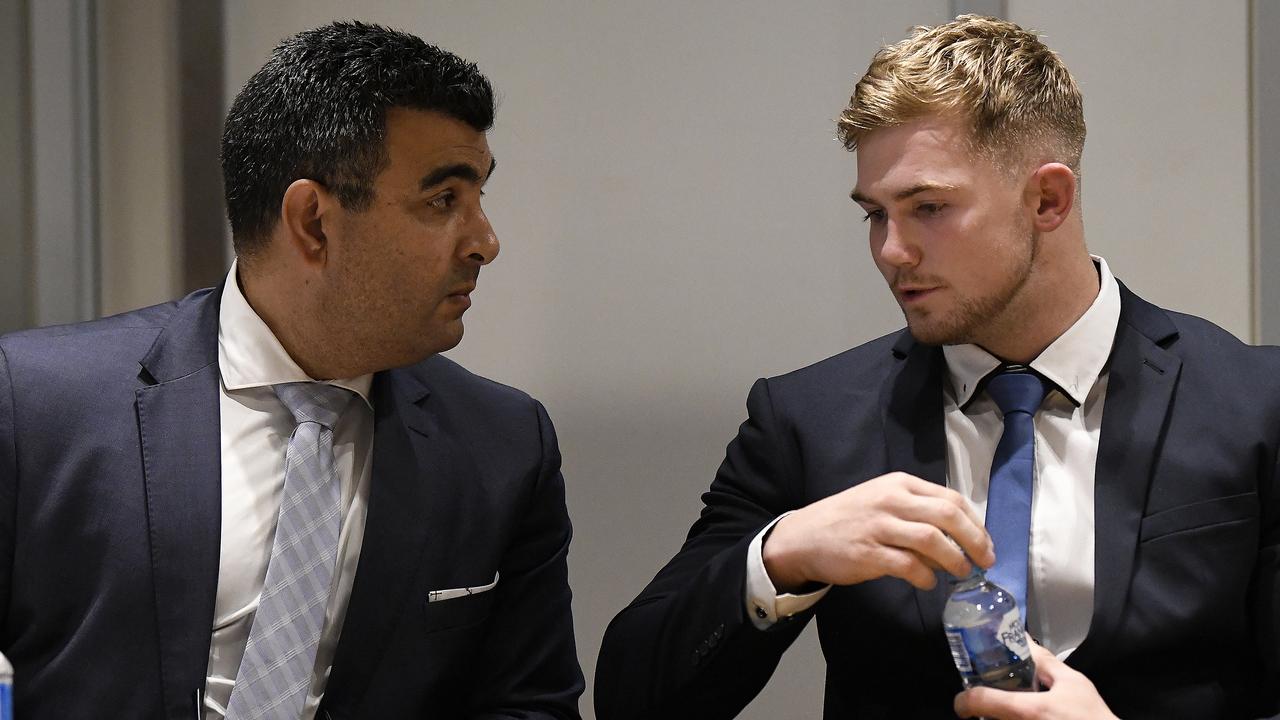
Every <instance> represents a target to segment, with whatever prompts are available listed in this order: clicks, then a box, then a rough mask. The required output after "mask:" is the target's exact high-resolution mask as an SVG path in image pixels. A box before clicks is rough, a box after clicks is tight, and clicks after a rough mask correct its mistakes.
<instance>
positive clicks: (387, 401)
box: [325, 369, 477, 716]
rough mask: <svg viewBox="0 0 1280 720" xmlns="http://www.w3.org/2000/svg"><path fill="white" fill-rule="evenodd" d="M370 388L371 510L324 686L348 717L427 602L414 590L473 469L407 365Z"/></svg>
mask: <svg viewBox="0 0 1280 720" xmlns="http://www.w3.org/2000/svg"><path fill="white" fill-rule="evenodd" d="M372 395H373V406H374V435H373V458H372V476H371V477H370V483H369V485H370V487H369V510H368V516H367V520H366V522H365V533H364V540H363V542H362V544H361V549H360V561H359V564H358V567H357V570H356V577H355V582H354V585H353V586H352V589H351V601H350V604H349V605H348V608H347V614H346V619H345V621H344V623H343V627H342V635H341V638H340V639H339V641H338V647H337V649H336V651H335V654H334V661H333V669H332V671H331V674H330V677H329V683H328V686H327V689H326V692H325V704H326V706H327V707H331V708H333V709H334V710H335V711H337V714H346V715H353V716H355V715H358V714H359V713H358V708H359V703H360V700H361V699H362V698H363V697H364V695H365V693H366V691H367V690H368V687H369V683H370V680H371V678H372V676H373V674H374V671H375V670H376V669H377V666H378V662H379V661H380V659H381V658H382V655H383V653H384V650H385V649H386V647H387V646H388V645H389V644H391V643H392V642H393V640H392V632H393V630H394V629H395V627H396V626H397V625H398V624H399V623H400V619H401V617H402V615H403V614H404V613H406V612H415V611H421V607H420V603H419V602H418V601H419V600H421V601H422V603H425V602H426V595H425V593H424V594H423V596H422V597H421V598H417V597H414V596H413V594H412V592H411V590H412V588H413V587H414V580H415V578H416V577H417V576H418V575H419V574H420V572H421V571H422V570H423V569H424V568H423V566H424V564H425V563H426V561H427V559H428V556H429V548H428V546H429V544H430V538H431V537H442V536H447V534H448V532H449V530H448V528H449V527H450V526H451V525H453V524H455V523H456V522H458V516H459V514H460V513H458V512H455V508H454V507H453V506H452V505H451V498H452V493H450V491H449V488H450V487H451V485H450V483H451V482H452V480H453V479H455V478H470V477H475V476H476V472H477V471H476V469H475V467H474V466H473V465H471V464H470V463H469V462H468V461H467V457H468V456H467V455H466V453H464V452H460V451H458V449H457V448H455V446H454V444H453V441H452V439H451V438H450V436H449V434H448V433H446V432H444V431H443V430H442V429H441V428H440V426H439V424H438V423H437V422H436V418H434V417H433V416H432V415H431V414H430V413H428V412H427V410H426V406H427V403H428V397H429V391H428V389H427V387H426V386H425V385H424V384H422V382H421V381H420V380H419V379H418V378H417V377H415V376H414V375H413V372H412V371H411V370H410V369H398V370H391V371H388V372H384V373H379V374H378V375H377V376H376V377H375V378H374V384H373V389H372ZM464 521H465V520H464Z"/></svg>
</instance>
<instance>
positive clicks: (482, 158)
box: [384, 108, 493, 182]
mask: <svg viewBox="0 0 1280 720" xmlns="http://www.w3.org/2000/svg"><path fill="white" fill-rule="evenodd" d="M386 133H387V134H386V148H387V157H388V159H389V160H390V164H389V165H388V167H387V168H386V170H385V171H384V174H387V175H391V176H392V177H397V176H400V175H404V176H406V177H412V179H413V180H414V181H415V182H416V181H417V179H418V177H417V176H421V174H422V173H424V172H425V171H428V170H430V169H432V168H436V167H440V166H443V165H454V164H458V163H464V164H467V165H471V166H473V167H475V168H476V170H477V172H478V174H479V176H480V177H484V176H485V175H487V174H488V172H489V163H490V162H491V161H492V160H493V154H492V153H491V152H490V151H489V141H488V139H487V138H486V137H485V134H484V133H483V132H480V131H478V130H476V129H475V128H473V127H471V126H470V125H468V124H466V123H465V122H462V121H461V120H458V119H457V118H454V117H450V116H448V115H445V114H444V113H439V112H433V111H428V110H412V109H408V108H391V109H389V110H387V120H386Z"/></svg>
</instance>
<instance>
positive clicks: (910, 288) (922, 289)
mask: <svg viewBox="0 0 1280 720" xmlns="http://www.w3.org/2000/svg"><path fill="white" fill-rule="evenodd" d="M940 289H942V287H941V286H940V285H934V286H929V287H926V286H922V285H900V286H898V287H896V288H894V294H895V295H897V296H898V299H899V300H900V301H901V302H902V303H904V304H912V303H917V302H920V301H922V300H924V299H925V298H927V297H930V296H931V295H933V294H934V293H936V292H937V291H938V290H940Z"/></svg>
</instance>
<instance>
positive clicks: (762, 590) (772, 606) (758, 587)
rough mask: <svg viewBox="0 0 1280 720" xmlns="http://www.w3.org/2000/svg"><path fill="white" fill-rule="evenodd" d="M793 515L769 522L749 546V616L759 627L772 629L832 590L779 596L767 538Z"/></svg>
mask: <svg viewBox="0 0 1280 720" xmlns="http://www.w3.org/2000/svg"><path fill="white" fill-rule="evenodd" d="M790 514H791V513H789V512H785V513H783V514H781V515H779V516H778V517H776V518H774V519H773V522H771V523H769V524H768V525H765V526H764V529H763V530H761V531H760V533H759V534H758V535H756V536H755V538H753V539H752V540H751V544H750V545H749V546H747V590H746V602H747V616H748V617H750V618H751V624H752V625H755V626H756V629H757V630H768V629H769V628H771V627H773V626H774V625H775V624H777V622H778V620H782V619H786V618H789V617H791V616H792V615H795V614H797V613H801V612H804V611H805V610H808V609H809V608H811V607H813V606H814V604H815V603H817V602H818V601H819V600H821V599H822V597H823V596H824V595H826V594H827V591H828V590H830V589H831V586H830V585H827V586H826V587H823V588H822V589H820V590H817V591H814V592H811V593H805V594H803V595H793V594H791V593H782V594H781V595H779V594H778V589H777V588H776V587H774V586H773V581H772V580H770V579H769V573H768V571H766V570H765V569H764V553H763V548H764V537H765V535H768V534H769V531H770V530H772V529H773V526H774V525H776V524H778V521H779V520H781V519H782V518H784V517H786V516H788V515H790Z"/></svg>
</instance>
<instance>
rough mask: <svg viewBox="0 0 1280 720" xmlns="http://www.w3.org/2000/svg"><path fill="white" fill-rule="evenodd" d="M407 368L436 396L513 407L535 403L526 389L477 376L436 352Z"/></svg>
mask: <svg viewBox="0 0 1280 720" xmlns="http://www.w3.org/2000/svg"><path fill="white" fill-rule="evenodd" d="M407 369H408V370H409V371H410V372H412V373H414V375H416V376H417V378H418V379H419V380H420V381H421V382H422V383H423V384H425V385H426V386H427V388H428V389H429V390H430V391H431V394H432V395H433V396H441V397H445V398H458V399H461V400H465V401H467V402H471V403H494V404H498V405H510V406H527V405H530V404H532V403H533V402H534V400H533V398H532V397H530V396H529V394H528V393H526V392H525V391H523V390H520V389H519V388H514V387H512V386H510V385H504V384H503V383H500V382H497V381H496V380H490V379H489V378H486V377H483V376H480V375H477V374H475V373H473V372H471V371H470V370H468V369H466V368H465V367H463V366H462V365H460V364H458V363H457V362H455V361H453V360H450V359H449V358H447V357H445V356H443V355H432V356H431V357H429V358H427V359H426V360H423V361H421V362H418V363H416V364H414V365H411V366H410V367H409V368H407Z"/></svg>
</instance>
